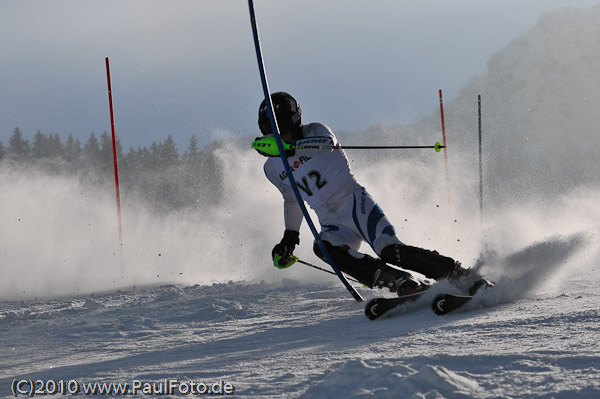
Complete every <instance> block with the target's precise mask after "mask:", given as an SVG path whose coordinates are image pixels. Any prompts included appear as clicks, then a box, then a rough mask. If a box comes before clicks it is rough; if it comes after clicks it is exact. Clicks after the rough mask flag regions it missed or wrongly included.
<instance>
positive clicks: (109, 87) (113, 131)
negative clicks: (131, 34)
mask: <svg viewBox="0 0 600 399" xmlns="http://www.w3.org/2000/svg"><path fill="white" fill-rule="evenodd" d="M106 80H107V82H108V106H109V108H110V128H111V130H112V145H113V161H114V167H115V187H116V190H117V218H118V223H119V244H120V245H121V247H122V246H123V225H122V223H121V195H120V193H119V166H118V164H117V138H116V135H115V115H114V112H113V100H112V88H111V83H110V66H109V63H108V57H106Z"/></svg>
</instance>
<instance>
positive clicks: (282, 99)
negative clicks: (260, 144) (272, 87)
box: [258, 91, 302, 134]
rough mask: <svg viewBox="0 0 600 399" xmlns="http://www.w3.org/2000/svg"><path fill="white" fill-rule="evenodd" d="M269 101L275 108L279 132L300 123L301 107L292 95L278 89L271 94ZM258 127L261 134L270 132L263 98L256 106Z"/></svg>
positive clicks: (283, 131) (284, 131)
mask: <svg viewBox="0 0 600 399" xmlns="http://www.w3.org/2000/svg"><path fill="white" fill-rule="evenodd" d="M271 102H272V103H273V108H274V109H275V117H276V118H277V126H279V130H280V132H281V133H286V132H288V131H290V130H293V129H292V128H293V127H294V126H295V125H300V123H301V120H302V109H301V108H300V104H299V103H298V101H296V99H295V98H294V97H292V96H291V95H289V94H288V93H286V92H284V91H278V92H277V93H273V94H271ZM258 127H259V128H260V131H261V132H262V134H271V133H273V130H272V129H271V121H270V120H269V116H268V115H267V102H266V101H265V100H263V101H262V103H260V107H259V108H258Z"/></svg>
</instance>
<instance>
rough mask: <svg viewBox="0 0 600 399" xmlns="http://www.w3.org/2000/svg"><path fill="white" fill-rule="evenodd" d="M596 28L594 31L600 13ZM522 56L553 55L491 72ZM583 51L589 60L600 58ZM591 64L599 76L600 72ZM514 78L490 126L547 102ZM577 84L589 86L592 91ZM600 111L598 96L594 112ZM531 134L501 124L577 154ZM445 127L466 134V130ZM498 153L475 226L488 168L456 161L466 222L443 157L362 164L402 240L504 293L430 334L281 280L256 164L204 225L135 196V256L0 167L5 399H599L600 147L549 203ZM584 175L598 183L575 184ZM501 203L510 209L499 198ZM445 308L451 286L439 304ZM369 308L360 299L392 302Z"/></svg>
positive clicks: (127, 228) (302, 277)
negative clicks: (40, 394) (28, 398)
mask: <svg viewBox="0 0 600 399" xmlns="http://www.w3.org/2000/svg"><path fill="white" fill-rule="evenodd" d="M566 15H567V17H568V18H567V19H573V20H574V21H575V22H574V23H572V27H573V29H576V28H577V27H578V26H581V27H587V28H586V29H589V26H590V24H592V25H593V26H596V27H597V26H598V23H596V22H594V21H596V20H595V19H594V21H588V19H589V18H583V19H581V18H578V17H577V15H576V14H574V13H573V12H567V14H566ZM582 15H583V16H586V17H587V16H590V18H591V17H592V16H595V15H597V16H600V8H599V7H596V8H594V9H593V10H592V11H591V12H589V13H586V12H582V13H580V15H579V16H580V17H581V16H582ZM559 17H560V14H556V15H553V16H552V18H559ZM598 18H600V17H598ZM559 19H560V18H559ZM552 20H553V19H551V21H552ZM586 21H587V22H586ZM540 26H542V27H543V28H544V29H550V28H551V26H552V24H550V27H549V26H548V24H541V25H540ZM584 30H585V29H584ZM536 32H537V30H536ZM534 36H535V37H537V36H538V34H537V33H536V34H535V35H534ZM585 37H586V38H590V36H585ZM594 37H596V38H597V35H596V36H594ZM523 41H524V42H525V43H530V44H531V43H533V44H532V45H531V46H530V47H531V48H530V50H531V52H536V48H537V49H538V50H539V45H536V44H535V43H537V42H536V41H535V40H534V41H532V42H529V41H528V40H527V38H526V37H525V38H524V39H522V40H521V41H517V42H515V43H513V44H512V45H511V46H509V48H508V50H507V51H508V54H507V53H502V54H501V56H499V57H496V58H495V61H494V62H491V63H490V66H491V67H493V66H494V65H496V64H498V61H499V60H502V59H506V60H515V62H517V61H518V60H520V59H521V57H518V56H515V55H514V54H517V55H518V54H519V53H518V52H517V53H514V51H515V50H514V49H513V50H511V48H514V47H515V46H518V47H522V43H523ZM541 41H542V42H544V40H541ZM551 42H552V41H550V43H551ZM581 43H587V42H585V41H581ZM563 45H564V46H567V47H568V46H569V43H566V44H564V43H563ZM576 48H577V46H574V47H573V48H571V49H570V50H572V51H575V50H576ZM586 49H587V47H585V48H584V49H582V50H581V52H582V53H586V54H587V53H589V54H591V55H593V54H595V53H594V52H593V51H588V50H586ZM556 51H558V53H560V49H558V50H556ZM565 51H566V50H565ZM511 54H512V55H511ZM536 54H538V55H539V56H541V57H543V54H544V52H543V51H541V52H538V53H536ZM504 57H506V58H504ZM572 58H573V57H565V60H564V62H568V61H569V60H570V59H572ZM586 60H587V61H589V63H591V64H590V65H596V66H598V65H600V61H599V60H598V57H590V58H589V59H588V58H586ZM573 62H574V63H573V64H569V65H568V67H565V68H561V69H560V71H561V73H564V74H565V75H568V78H565V79H564V80H553V84H554V83H556V84H562V85H566V86H569V88H571V87H579V86H578V85H579V84H580V83H581V82H580V81H578V82H579V83H578V85H573V84H572V81H571V79H572V78H577V77H579V76H583V75H581V74H577V73H570V71H572V70H576V68H577V65H578V64H580V61H577V59H576V57H575V61H573ZM500 64H502V65H503V69H502V70H503V71H507V73H506V74H502V76H501V77H502V79H501V80H498V79H495V78H494V73H496V72H494V71H491V72H490V76H489V77H488V79H487V80H485V86H486V87H489V88H494V89H497V90H498V91H496V92H494V94H495V96H494V97H493V98H494V102H495V107H494V110H496V111H497V113H498V115H499V116H498V118H502V119H503V120H504V119H506V120H508V118H510V116H511V115H513V114H514V113H515V112H517V111H518V109H521V108H522V107H521V106H519V103H514V102H512V101H511V97H510V96H511V95H513V96H514V95H516V94H515V93H521V91H516V90H517V89H513V86H514V85H515V82H517V83H518V82H519V81H523V80H524V81H527V82H528V84H532V85H534V86H535V87H543V86H544V85H545V83H546V81H547V80H546V79H545V78H544V76H543V75H539V74H538V75H536V73H538V72H535V71H537V69H527V70H526V71H521V70H520V69H519V68H518V66H517V67H515V68H514V69H512V70H513V75H511V74H510V73H508V71H509V70H511V68H509V66H507V65H504V64H505V63H500ZM586 65H587V64H586ZM587 69H588V67H587V66H586V70H587ZM589 69H590V70H596V71H597V70H598V67H590V68H589ZM492 72H494V73H492ZM534 72H535V73H534ZM594 76H595V75H594ZM481 79H483V78H481ZM481 79H478V82H479V81H481ZM511 79H513V80H511ZM583 79H586V80H585V82H589V83H590V87H592V86H593V85H594V84H596V85H597V82H598V79H597V77H596V78H595V80H594V79H592V78H591V77H590V76H588V75H586V76H584V77H583ZM561 82H562V83H561ZM515 87H517V88H518V87H519V85H516V86H515ZM564 89H567V87H564ZM502 90H506V91H508V96H509V97H505V96H504V97H503V94H502ZM519 90H521V89H519ZM553 90H554V89H553ZM555 91H556V92H557V93H558V92H559V90H555ZM599 92H600V91H599V90H591V91H590V92H589V93H587V94H586V96H589V101H590V102H594V103H595V104H596V103H598V98H597V93H599ZM594 96H595V97H594ZM559 97H560V96H539V97H536V99H535V100H536V103H537V104H538V105H539V108H540V109H543V110H546V111H545V112H549V113H554V114H558V112H561V117H562V118H563V119H564V120H562V121H561V126H563V127H564V126H575V125H578V123H581V124H582V125H585V129H578V130H577V131H572V132H569V135H568V138H569V139H571V138H572V139H573V140H575V139H576V138H577V137H579V134H580V133H581V132H580V130H581V131H585V134H586V135H584V136H581V137H583V138H586V137H587V135H590V134H596V133H594V132H596V131H597V129H596V130H594V128H593V127H594V126H595V127H597V126H598V122H597V118H596V113H592V114H591V115H588V114H585V115H584V114H582V113H581V112H579V106H578V104H577V102H576V101H574V102H573V103H574V104H571V102H568V103H565V104H557V103H556V100H557V98H559ZM487 98H488V97H486V99H487ZM489 98H491V96H489ZM586 98H588V97H586ZM486 104H489V102H488V103H486ZM511 104H512V105H511ZM503 105H505V107H504V108H502V107H503ZM509 105H511V106H514V107H515V108H517V109H515V110H511V109H510V108H509V107H508V106H509ZM488 106H489V105H488ZM565 107H569V108H565ZM446 112H447V114H446V115H447V116H448V120H449V121H450V120H452V118H462V117H463V116H464V115H462V111H461V112H458V114H459V115H458V116H457V112H456V109H454V110H453V109H452V106H448V107H447V109H446ZM471 114H472V113H471ZM471 114H470V115H471ZM536 115H537V113H535V112H531V113H530V114H528V118H529V119H527V120H522V119H519V118H515V119H513V120H510V123H507V125H509V126H513V125H514V126H520V125H521V124H525V123H526V128H527V129H528V130H531V131H532V132H533V129H535V126H538V125H539V126H542V127H543V128H541V129H540V131H537V132H535V133H536V134H538V135H542V134H543V135H544V137H548V138H549V140H547V142H549V143H551V142H552V140H551V139H557V138H561V137H567V136H566V135H565V134H564V133H563V132H557V133H558V134H553V133H554V132H552V131H550V130H548V128H547V126H546V125H545V124H544V123H542V122H543V121H544V120H545V117H544V115H542V116H541V117H540V118H539V119H536V118H537V116H536ZM583 116H585V117H583ZM464 118H465V119H469V118H472V115H471V116H464ZM486 118H487V115H486ZM485 120H486V121H487V120H488V119H485ZM584 121H585V123H584ZM436 123H438V121H436ZM465 126H467V124H466V122H465ZM498 126H500V127H499V128H498V129H499V130H497V131H494V126H492V127H491V128H487V126H486V129H488V130H486V132H488V131H494V132H495V133H497V135H498V136H499V137H501V135H502V134H503V133H504V132H503V131H502V130H501V128H502V126H503V125H500V124H498ZM578 126H579V125H578ZM448 128H449V130H452V128H454V129H456V130H459V129H458V128H457V124H452V123H449V124H448ZM524 129H525V128H524ZM460 130H464V131H467V127H465V128H464V129H462V128H461V129H460ZM419 131H422V130H419ZM469 131H472V129H471V130H469ZM517 133H518V132H517ZM436 134H437V133H436ZM515 134H516V133H515ZM582 142H583V143H584V144H585V143H589V142H590V141H589V140H587V141H586V140H582ZM592 142H593V141H592ZM504 144H505V145H506V144H508V145H506V148H500V146H501V145H502V141H501V140H498V144H497V145H496V146H495V147H494V150H496V149H498V152H500V150H502V151H503V152H504V153H505V154H508V155H506V156H504V158H502V162H499V161H498V162H496V163H494V164H493V165H491V166H490V165H486V167H488V168H487V169H486V170H485V175H486V193H488V194H487V195H488V197H486V202H485V214H484V217H481V216H480V215H479V212H478V211H477V210H478V208H479V203H478V197H477V195H476V194H475V193H476V192H477V188H478V185H477V182H478V180H477V177H478V175H477V170H476V168H475V167H474V166H473V165H476V164H475V163H472V162H470V159H465V158H464V157H462V156H461V155H462V154H458V153H456V152H452V153H451V166H452V168H451V183H452V185H451V186H452V192H451V194H452V206H451V205H450V204H447V202H446V200H447V192H446V186H445V181H444V176H443V175H444V173H443V172H440V171H443V163H442V162H443V161H442V157H441V156H438V157H437V158H435V155H430V156H428V157H426V156H425V155H424V158H421V159H416V160H415V159H414V158H408V157H409V156H408V155H403V156H405V157H406V158H401V157H400V156H398V157H397V158H398V159H396V158H394V159H393V160H390V158H389V157H388V158H378V156H375V155H372V154H369V155H365V156H364V157H367V158H366V159H360V157H359V156H358V155H356V153H354V154H349V156H350V159H351V161H352V163H353V168H354V171H355V174H356V176H357V178H358V180H359V181H360V182H361V183H363V184H365V185H366V186H367V189H368V190H369V192H370V193H371V194H373V196H374V198H376V199H377V201H378V202H379V204H380V205H381V206H382V208H383V209H384V210H385V211H386V214H387V215H388V216H389V218H390V220H392V221H393V222H394V224H395V226H396V228H397V230H398V234H399V236H400V237H401V239H402V240H403V241H405V242H407V243H410V244H412V245H418V246H421V247H426V248H430V249H437V250H439V251H440V252H441V253H443V254H447V255H449V256H453V257H455V258H457V259H460V260H461V261H463V263H464V264H465V265H466V266H474V267H477V268H479V269H480V271H481V272H482V273H484V274H485V275H486V276H488V277H489V278H491V279H493V280H495V281H496V282H497V283H498V284H497V286H496V287H495V288H494V289H492V290H489V291H488V292H486V294H485V295H483V296H481V297H480V298H477V299H476V300H473V301H472V302H471V303H470V304H469V305H468V306H466V307H465V308H464V309H462V311H460V312H457V313H452V314H449V315H446V316H443V317H440V316H436V315H434V314H433V313H432V312H431V310H430V309H429V308H428V307H429V303H428V301H427V299H428V297H427V296H424V298H422V299H421V300H419V301H418V302H416V303H413V304H409V305H405V306H404V307H402V308H401V309H399V310H398V311H397V313H398V314H396V315H394V317H389V318H385V319H382V320H376V321H370V320H368V319H367V318H366V317H365V316H364V315H363V306H364V304H361V303H357V302H355V301H354V300H353V299H352V298H351V297H350V295H348V293H347V292H346V290H345V288H344V287H343V286H342V285H341V284H340V282H339V281H338V280H337V278H336V277H335V276H330V275H327V274H325V273H323V272H320V271H316V270H313V269H310V268H307V267H305V266H303V265H300V264H297V265H294V266H293V267H292V268H289V269H286V270H276V269H275V268H273V267H272V266H271V265H270V260H269V252H270V248H271V247H272V245H273V244H274V243H276V242H278V240H279V239H280V238H281V233H282V230H283V228H282V226H283V217H282V214H281V213H282V212H281V200H280V197H279V193H278V192H277V191H276V189H274V188H273V187H272V186H271V185H270V184H269V183H268V182H267V181H266V179H264V176H263V174H262V159H260V157H257V156H256V154H254V153H253V152H252V151H246V152H243V151H241V150H240V149H239V148H235V147H231V148H230V147H228V146H225V147H224V148H222V149H219V150H218V151H217V152H216V154H215V155H216V156H217V157H218V158H219V159H221V160H222V165H223V174H224V180H223V181H224V185H225V187H224V192H225V193H226V195H224V197H223V199H222V201H221V203H219V204H215V205H214V206H210V207H207V206H206V205H205V204H203V203H202V201H201V199H200V201H199V210H197V211H196V212H193V211H189V212H182V213H178V214H169V215H162V214H160V215H159V214H156V213H153V212H152V211H151V209H152V208H150V207H146V206H145V204H144V203H143V202H141V201H130V200H129V198H131V196H130V195H129V194H130V193H128V192H127V187H126V184H124V187H123V190H122V200H123V226H124V245H123V247H122V248H120V247H119V244H118V242H116V236H117V234H116V233H117V230H116V221H115V207H114V192H113V191H111V190H110V189H106V187H95V186H93V185H91V184H89V182H83V181H79V180H78V179H75V178H69V177H60V176H55V175H53V174H52V172H51V171H40V170H30V169H27V168H14V167H12V166H11V165H9V164H2V165H0V186H1V187H2V188H3V189H2V190H0V221H1V223H2V229H0V276H1V278H0V298H1V300H2V302H0V332H1V334H0V348H1V349H2V350H1V351H0V366H1V367H0V396H2V397H10V396H11V393H10V388H11V383H12V381H13V379H24V378H26V379H34V380H35V379H44V380H48V379H56V380H58V379H66V380H69V379H77V380H80V381H82V382H117V383H124V382H128V381H131V380H133V379H139V380H141V381H144V382H159V381H162V380H164V379H165V378H166V379H171V378H175V379H179V380H181V381H189V380H193V381H196V382H204V383H208V384H211V383H213V382H217V381H219V380H222V381H226V382H228V383H231V384H233V386H235V394H234V396H237V397H242V398H342V397H350V398H419V399H422V398H426V399H441V398H548V399H549V398H561V399H562V398H564V399H567V398H586V399H587V398H590V399H591V398H594V399H595V398H598V397H600V349H599V348H598V341H599V338H600V311H599V309H598V299H599V298H598V297H599V295H600V294H599V292H598V285H599V283H600V267H599V266H600V265H599V262H598V259H599V258H600V208H599V207H598V198H600V189H599V188H598V181H597V180H594V176H595V174H594V173H595V171H597V168H598V166H597V163H595V162H592V163H590V162H589V161H588V160H587V157H588V156H589V157H590V158H591V159H595V158H594V157H597V155H596V154H597V152H598V151H597V148H596V147H594V146H590V145H589V144H585V146H586V147H589V148H585V151H586V152H581V151H580V149H578V148H574V149H570V150H569V151H563V152H564V153H565V154H566V155H565V154H563V155H564V156H568V155H569V154H570V157H569V159H570V160H571V159H576V160H577V164H578V165H580V166H582V167H583V168H584V170H586V171H590V173H589V175H588V174H582V173H575V172H577V171H579V170H580V169H570V168H569V167H568V165H570V164H569V163H564V162H562V161H561V162H558V163H557V164H556V165H552V166H554V167H556V169H552V168H549V169H547V170H544V171H545V172H547V173H548V174H551V175H552V176H553V177H555V178H556V179H555V180H549V179H546V180H542V182H543V183H544V184H546V187H545V188H546V189H547V190H546V191H543V192H537V193H529V192H528V193H524V192H522V191H519V190H512V189H510V190H509V185H508V184H505V183H507V182H509V183H510V182H513V181H518V182H520V183H521V184H520V185H517V187H524V186H525V187H534V186H533V185H532V184H529V182H535V181H540V180H539V179H537V180H536V176H537V175H536V171H535V166H536V163H535V160H534V159H532V158H530V157H529V155H530V153H528V152H524V153H523V154H521V153H519V154H517V155H518V156H519V157H517V156H516V155H515V152H514V151H513V150H514V148H515V147H514V146H512V145H511V143H504ZM536 145H537V144H536ZM555 147H557V146H553V147H552V148H554V150H555V151H556V148H555ZM486 148H487V147H486ZM552 148H550V147H548V148H544V151H550V150H551V149H552ZM560 148H562V147H560ZM486 151H488V152H489V151H491V149H487V150H486ZM543 153H545V152H543ZM513 155H514V157H513ZM523 156H524V158H525V160H526V161H531V163H527V162H525V163H523V159H521V158H522V157H523ZM548 159H549V160H550V161H552V160H554V159H555V158H554V157H553V156H550V157H548ZM467 161H469V162H467ZM506 164H511V165H510V168H509V167H507V166H506ZM544 165H547V164H544ZM500 169H501V170H500ZM507 171H508V172H507ZM502 172H505V173H504V178H503V179H502V180H500V179H498V176H499V175H500V174H502ZM575 174H577V175H579V176H584V175H585V177H586V178H587V177H589V179H587V180H586V179H581V180H576V181H575V180H574V179H572V178H573V177H574V176H575ZM174 178H176V177H175V176H174ZM528 179H529V180H528ZM558 180H561V181H567V182H572V181H574V182H575V183H574V184H572V185H564V186H561V188H560V189H558V188H556V186H554V185H552V184H550V183H552V182H555V181H558ZM578 182H579V183H578ZM492 187H493V190H495V192H496V193H498V192H501V193H502V194H503V196H504V197H503V198H506V199H508V200H507V201H505V200H504V199H503V198H499V197H496V198H490V197H489V195H490V194H489V192H490V189H491V188H492ZM548 192H550V193H551V195H550V194H548ZM533 194H538V195H533ZM448 202H449V201H448ZM311 248H312V245H311V235H310V232H309V231H308V229H307V228H306V226H304V227H303V230H302V231H301V245H300V246H299V247H298V248H297V249H296V255H298V256H299V257H300V258H302V259H305V260H307V261H312V262H314V263H319V261H318V260H315V259H316V258H315V256H314V255H313V254H312V251H311ZM319 264H320V263H319ZM320 265H322V264H320ZM451 289H452V288H451V287H449V286H448V285H444V283H440V285H439V286H437V287H435V288H434V289H432V292H430V293H428V294H427V295H429V298H430V297H431V296H432V295H434V294H435V293H436V292H439V291H441V290H451ZM359 290H360V291H361V292H362V293H363V295H365V296H366V297H372V296H374V295H381V294H382V292H377V291H375V292H372V291H370V290H367V289H363V288H359ZM388 295H389V293H388ZM138 396H139V395H138Z"/></svg>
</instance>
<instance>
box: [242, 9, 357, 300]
mask: <svg viewBox="0 0 600 399" xmlns="http://www.w3.org/2000/svg"><path fill="white" fill-rule="evenodd" d="M248 8H249V9H250V24H251V25H252V33H253V35H254V47H255V48H256V59H257V61H258V70H259V72H260V79H261V81H262V86H263V91H264V95H265V102H266V104H267V115H268V116H269V120H270V121H271V129H272V130H273V134H274V136H275V139H276V141H277V148H278V149H279V154H280V156H281V160H282V161H283V167H284V168H285V172H286V173H287V175H288V179H289V180H290V184H291V186H292V190H293V191H294V194H295V195H296V200H297V201H298V204H299V205H300V209H301V210H302V213H303V214H304V218H305V219H306V222H307V223H308V226H309V227H310V231H312V233H313V235H314V236H315V240H316V242H317V244H318V245H319V248H320V249H321V252H322V253H323V255H325V258H326V259H327V262H328V263H329V264H330V265H331V267H332V268H333V270H334V271H335V274H336V275H337V276H338V277H339V278H340V280H341V281H342V283H344V285H345V286H346V288H347V289H348V291H350V294H352V296H353V297H354V299H356V300H357V301H358V302H361V301H364V299H363V297H362V296H361V295H360V293H359V292H358V291H356V289H355V288H354V287H353V286H352V285H351V284H350V283H349V282H348V280H347V279H346V277H345V276H344V275H343V274H342V272H341V271H340V269H338V267H337V266H336V265H335V262H334V261H333V259H332V258H331V254H330V253H329V251H328V250H327V248H326V247H325V244H323V240H321V237H319V233H318V232H317V229H316V228H315V225H314V224H313V222H312V219H311V218H310V215H309V214H308V211H307V210H306V206H305V205H304V201H303V200H302V196H301V195H300V191H299V190H298V186H296V181H295V179H294V176H293V175H292V171H291V169H290V165H289V164H288V161H287V157H286V155H285V150H284V148H283V143H282V142H281V136H280V134H279V127H278V126H277V120H276V119H275V117H274V115H275V111H274V109H273V103H272V102H271V94H270V91H269V84H268V82H267V74H266V72H265V63H264V61H263V57H262V50H261V46H260V39H259V36H258V27H257V25H256V16H255V15H254V2H253V1H252V0H248Z"/></svg>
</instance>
